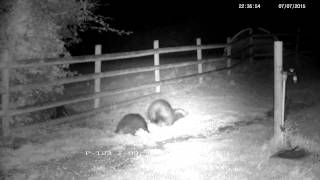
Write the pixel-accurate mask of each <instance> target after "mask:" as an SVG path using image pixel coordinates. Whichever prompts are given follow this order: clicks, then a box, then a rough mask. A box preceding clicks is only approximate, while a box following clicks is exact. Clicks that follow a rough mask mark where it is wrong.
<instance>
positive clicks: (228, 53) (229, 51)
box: [227, 37, 231, 75]
mask: <svg viewBox="0 0 320 180" xmlns="http://www.w3.org/2000/svg"><path fill="white" fill-rule="evenodd" d="M230 43H231V38H230V37H228V38H227V68H228V75H231V70H230V69H229V68H230V67H231V44H230Z"/></svg>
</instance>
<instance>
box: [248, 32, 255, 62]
mask: <svg viewBox="0 0 320 180" xmlns="http://www.w3.org/2000/svg"><path fill="white" fill-rule="evenodd" d="M249 36H250V37H249V45H250V47H249V60H250V63H252V62H253V56H254V54H253V29H250V31H249Z"/></svg>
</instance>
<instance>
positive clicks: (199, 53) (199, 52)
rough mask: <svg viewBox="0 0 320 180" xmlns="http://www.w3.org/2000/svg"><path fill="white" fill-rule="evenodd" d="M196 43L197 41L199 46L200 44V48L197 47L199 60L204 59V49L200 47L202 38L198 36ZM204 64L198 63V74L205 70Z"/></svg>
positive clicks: (201, 78) (200, 79)
mask: <svg viewBox="0 0 320 180" xmlns="http://www.w3.org/2000/svg"><path fill="white" fill-rule="evenodd" d="M196 43H197V46H198V49H197V60H198V61H201V60H202V49H201V48H200V46H201V38H197V40H196ZM202 65H203V64H202V63H201V64H198V74H201V73H202V72H203V69H202V68H203V66H202ZM202 82H203V77H202V76H199V83H202Z"/></svg>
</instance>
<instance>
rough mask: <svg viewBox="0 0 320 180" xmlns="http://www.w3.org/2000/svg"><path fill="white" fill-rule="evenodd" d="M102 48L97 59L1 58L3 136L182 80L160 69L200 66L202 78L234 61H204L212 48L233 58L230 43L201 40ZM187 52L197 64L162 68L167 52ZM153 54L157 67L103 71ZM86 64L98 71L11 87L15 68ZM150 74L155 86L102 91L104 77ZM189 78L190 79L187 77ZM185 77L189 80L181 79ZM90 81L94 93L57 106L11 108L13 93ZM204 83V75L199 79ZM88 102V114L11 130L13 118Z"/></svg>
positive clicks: (92, 57) (189, 63) (6, 56)
mask: <svg viewBox="0 0 320 180" xmlns="http://www.w3.org/2000/svg"><path fill="white" fill-rule="evenodd" d="M101 48H102V47H101V46H100V45H97V46H96V50H95V55H94V56H79V57H67V58H51V59H29V60H20V61H13V60H12V59H10V54H8V53H7V52H5V53H3V54H2V56H1V59H2V61H1V64H0V69H1V72H2V82H1V89H0V92H1V107H2V109H1V111H0V116H1V117H2V135H4V136H7V135H9V134H10V132H11V131H12V130H13V129H15V130H18V131H19V130H23V129H26V128H36V127H39V126H42V125H52V124H57V123H61V122H66V121H70V120H74V119H77V118H82V117H87V116H90V115H92V114H95V113H97V112H101V111H103V110H105V109H106V108H110V107H106V106H101V105H100V99H101V98H102V97H105V96H110V95H116V94H119V93H126V92H130V91H135V90H142V89H145V88H153V87H155V88H156V92H157V93H158V92H160V87H161V85H163V84H170V83H174V82H176V81H178V80H179V79H180V78H178V79H169V80H161V79H160V70H163V69H169V68H177V67H185V66H191V65H196V66H197V67H198V68H197V70H198V74H196V75H202V74H205V73H207V72H203V67H202V65H203V64H204V63H208V62H213V63H214V62H226V67H230V66H231V59H230V58H228V57H227V56H222V57H220V58H209V59H203V58H202V51H203V50H209V49H225V52H226V53H227V54H225V55H228V56H230V55H231V54H230V53H231V50H230V49H229V46H228V45H227V44H211V45H202V44H201V39H200V38H198V39H197V40H196V45H191V46H180V47H166V48H159V41H154V48H153V49H148V50H139V51H132V52H121V53H111V54H101ZM186 51H196V53H197V59H196V61H193V62H182V63H174V64H165V65H160V56H159V55H160V54H166V53H176V52H186ZM150 55H153V57H154V66H148V67H139V68H130V69H125V70H117V71H108V72H101V63H102V62H103V61H111V60H112V61H114V60H121V59H126V58H134V57H143V56H150ZM85 62H94V63H95V71H94V73H93V74H86V75H81V76H75V77H68V78H64V79H58V80H53V81H50V82H36V83H31V84H17V85H15V84H13V85H11V84H10V81H9V79H10V70H11V69H19V68H31V67H33V68H34V67H43V66H53V65H63V64H75V63H85ZM147 71H154V74H155V76H154V77H155V79H154V82H153V83H149V84H145V85H142V86H137V87H131V88H126V89H120V90H112V91H104V92H103V91H101V78H105V77H114V76H119V75H127V74H131V73H141V72H147ZM186 77H189V76H186ZM181 78H185V77H181ZM88 80H94V93H91V94H87V95H82V96H81V97H75V98H70V99H68V100H62V101H58V102H53V103H47V104H42V105H41V106H38V105H35V106H32V107H26V108H17V109H13V108H12V109H11V108H9V107H10V93H12V92H17V91H23V90H26V89H36V88H40V87H46V86H54V85H63V84H68V83H75V82H83V81H88ZM199 80H200V81H202V79H201V76H200V78H199ZM87 100H93V101H94V109H93V110H90V111H86V112H81V113H78V114H75V115H70V116H67V117H62V118H57V119H55V120H51V121H48V122H44V123H36V124H33V125H30V126H28V127H26V126H23V127H15V128H11V127H10V122H11V121H12V117H13V116H17V115H21V114H25V113H31V112H35V111H40V110H45V109H49V108H55V107H59V106H63V105H68V104H71V103H78V102H83V101H87Z"/></svg>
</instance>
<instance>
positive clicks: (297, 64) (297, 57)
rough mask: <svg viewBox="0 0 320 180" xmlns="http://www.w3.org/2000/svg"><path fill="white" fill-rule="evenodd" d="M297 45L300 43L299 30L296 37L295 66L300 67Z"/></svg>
mask: <svg viewBox="0 0 320 180" xmlns="http://www.w3.org/2000/svg"><path fill="white" fill-rule="evenodd" d="M299 43H300V28H298V29H297V36H296V47H295V50H296V66H297V67H299V66H300V61H299Z"/></svg>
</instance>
